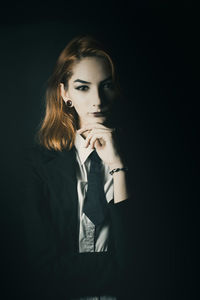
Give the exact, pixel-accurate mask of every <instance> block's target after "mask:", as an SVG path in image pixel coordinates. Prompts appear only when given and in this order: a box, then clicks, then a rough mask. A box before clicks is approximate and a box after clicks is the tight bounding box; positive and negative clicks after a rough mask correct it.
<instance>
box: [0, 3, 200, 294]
mask: <svg viewBox="0 0 200 300" xmlns="http://www.w3.org/2000/svg"><path fill="white" fill-rule="evenodd" d="M134 3H135V2H134ZM182 5H183V6H185V9H184V8H183V7H178V8H174V7H173V9H172V8H171V7H170V5H168V3H167V2H163V5H158V4H157V5H156V4H155V3H154V4H151V5H150V4H149V5H146V6H147V8H141V7H140V8H138V7H137V5H134V6H133V7H131V6H130V4H126V5H125V4H124V6H123V7H122V6H117V4H114V3H110V4H108V2H107V3H102V2H99V3H98V2H92V3H90V4H89V3H88V2H84V3H82V4H79V3H78V2H77V3H73V4H72V3H66V2H58V3H53V4H46V3H44V2H43V3H42V4H40V5H39V4H36V3H35V4H31V3H29V4H26V5H25V4H23V3H17V4H15V5H13V4H10V5H9V4H7V6H6V7H4V10H3V13H2V18H1V27H0V31H1V56H0V59H1V170H2V174H1V192H2V196H1V210H0V222H1V231H2V233H1V244H2V246H1V251H2V253H1V265H2V268H1V269H2V280H1V283H2V295H4V296H5V299H11V298H12V297H13V296H15V297H16V298H17V299H18V297H22V294H23V276H25V275H24V274H23V271H22V269H23V268H22V265H23V252H22V250H21V249H22V244H23V242H22V237H21V235H20V233H21V231H20V218H19V217H18V216H19V211H20V199H19V197H18V195H17V193H16V190H17V186H18V184H19V182H20V180H19V178H20V167H21V159H22V157H21V156H22V153H23V149H24V147H26V146H28V145H30V144H32V142H33V138H34V134H35V132H36V130H37V126H38V123H39V121H40V119H41V115H42V112H43V109H44V92H45V87H46V81H47V79H48V77H49V75H50V74H51V72H52V69H53V66H54V63H55V60H56V59H57V57H58V55H59V53H60V52H61V50H62V49H63V48H64V46H65V45H66V44H67V42H68V41H70V39H71V38H73V37H74V36H76V35H77V34H81V33H89V34H92V35H94V36H96V37H97V38H98V37H99V38H101V39H102V40H103V41H105V43H107V45H108V46H110V47H111V49H112V52H113V58H114V61H115V63H116V64H117V68H118V71H119V75H120V81H121V86H122V90H123V92H124V95H125V99H124V102H123V103H121V105H120V107H119V116H120V118H121V120H122V122H123V124H124V126H125V128H126V134H125V143H127V146H128V149H127V151H129V154H130V155H131V156H132V169H131V170H130V172H131V173H132V178H133V182H134V185H135V186H134V190H135V197H136V201H138V219H137V221H138V223H137V226H138V228H137V230H136V231H137V234H136V249H139V250H138V251H139V252H140V253H138V254H139V256H138V260H139V261H140V264H139V265H140V268H141V270H140V272H141V274H142V276H141V278H142V280H143V282H142V283H141V286H142V287H141V294H140V295H139V294H137V297H136V298H135V299H155V298H156V297H158V298H159V299H196V232H197V231H196V227H197V217H198V211H197V200H198V199H197V193H196V188H195V186H196V183H197V169H196V161H195V157H196V154H197V151H196V147H197V144H198V143H197V127H198V92H197V87H198V76H197V74H198V72H199V68H198V62H199V57H198V53H199V48H198V35H199V20H198V16H197V14H196V13H195V11H194V10H193V11H191V9H190V8H189V7H187V3H186V2H183V3H182ZM141 6H142V5H141ZM144 7H145V5H144ZM143 294H145V296H142V295H143ZM143 297H144V298H143Z"/></svg>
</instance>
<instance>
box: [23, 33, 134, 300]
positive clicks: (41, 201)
mask: <svg viewBox="0 0 200 300" xmlns="http://www.w3.org/2000/svg"><path fill="white" fill-rule="evenodd" d="M118 98H119V89H118V84H117V79H116V74H115V68H114V65H113V62H112V60H111V58H110V56H109V54H108V52H107V51H105V49H104V48H103V46H102V45H101V44H100V43H99V42H97V41H96V40H95V39H94V38H92V37H90V36H87V35H86V36H79V37H76V38H74V39H73V40H72V41H71V42H70V43H69V44H68V45H67V46H66V48H65V49H64V50H63V51H62V53H61V54H60V56H59V58H58V60H57V63H56V66H55V69H54V72H53V74H52V76H51V78H50V80H49V82H48V88H47V92H46V112H45V117H44V119H43V120H42V122H41V126H40V129H39V132H38V143H37V144H36V145H35V146H34V147H32V148H31V149H30V151H29V152H28V155H27V160H26V162H27V164H26V166H27V170H26V173H25V176H26V178H27V180H26V182H27V183H26V193H25V201H24V213H23V215H24V231H25V235H26V238H25V243H26V255H25V256H26V263H27V272H28V273H27V278H28V280H27V283H26V286H27V291H28V299H32V298H33V299H40V298H41V299H47V298H48V299H49V298H50V299H51V298H52V299H75V298H78V299H127V297H128V296H127V295H128V293H129V292H128V290H127V289H129V284H130V283H128V276H127V275H128V266H130V263H131V262H130V259H131V247H130V246H131V243H130V238H131V236H130V228H131V222H130V221H131V218H130V217H129V216H130V215H131V214H130V208H131V203H132V199H131V197H130V194H129V193H130V192H129V190H128V183H127V180H128V179H127V176H128V172H127V169H128V168H127V165H126V164H125V162H124V161H125V158H124V153H123V151H122V147H121V146H120V143H119V138H118V130H117V128H115V127H114V126H113V124H114V121H113V118H112V116H113V115H112V112H113V111H114V110H113V108H114V107H116V103H117V102H116V101H117V99H118ZM120 297H121V298H120Z"/></svg>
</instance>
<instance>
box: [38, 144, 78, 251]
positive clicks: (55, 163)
mask: <svg viewBox="0 0 200 300" xmlns="http://www.w3.org/2000/svg"><path fill="white" fill-rule="evenodd" d="M76 164H77V162H76V156H75V147H73V148H72V149H71V150H70V151H67V150H64V151H62V152H59V153H58V152H57V153H56V154H55V156H53V158H52V159H51V160H48V161H46V162H45V163H44V164H43V172H44V175H45V177H46V180H47V184H48V193H49V194H48V197H49V203H50V215H51V218H52V220H51V221H52V222H53V223H54V227H55V228H57V234H58V236H59V237H60V238H61V240H62V241H63V243H64V245H63V246H64V248H66V247H67V248H69V249H68V250H69V251H75V252H78V231H79V228H78V195H77V179H76ZM68 239H70V241H69V240H68ZM71 248H72V249H71Z"/></svg>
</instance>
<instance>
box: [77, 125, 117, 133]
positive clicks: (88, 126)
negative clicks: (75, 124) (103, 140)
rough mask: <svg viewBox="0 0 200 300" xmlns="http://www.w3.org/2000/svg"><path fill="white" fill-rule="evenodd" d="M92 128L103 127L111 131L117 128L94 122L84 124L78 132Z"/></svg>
mask: <svg viewBox="0 0 200 300" xmlns="http://www.w3.org/2000/svg"><path fill="white" fill-rule="evenodd" d="M92 129H103V130H106V131H110V132H112V131H115V128H108V127H105V126H104V125H102V124H100V123H98V124H97V123H94V124H87V125H85V126H83V127H82V128H80V129H78V130H77V132H78V133H83V132H85V131H87V130H92Z"/></svg>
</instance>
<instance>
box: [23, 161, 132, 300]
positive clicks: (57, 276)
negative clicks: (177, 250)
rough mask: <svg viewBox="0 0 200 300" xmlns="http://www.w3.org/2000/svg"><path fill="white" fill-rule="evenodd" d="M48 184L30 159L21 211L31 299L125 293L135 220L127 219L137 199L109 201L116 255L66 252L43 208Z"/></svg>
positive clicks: (26, 171) (25, 175) (26, 289)
mask: <svg viewBox="0 0 200 300" xmlns="http://www.w3.org/2000/svg"><path fill="white" fill-rule="evenodd" d="M46 188H47V187H46V183H45V182H44V180H43V179H42V178H41V177H40V174H39V172H38V170H37V168H36V167H35V165H33V164H32V163H29V162H28V163H27V162H26V166H25V171H24V185H23V202H22V203H23V204H22V210H21V212H22V220H23V236H24V262H23V263H24V264H25V265H26V267H25V269H26V272H27V273H26V276H25V282H24V286H25V287H26V288H25V295H26V297H28V298H27V299H47V298H48V299H53V298H54V299H70V298H71V297H80V296H87V295H101V294H111V295H112V294H113V293H114V294H116V293H120V291H118V288H119V287H120V285H121V283H122V277H123V274H124V273H125V272H126V271H127V268H126V267H127V265H128V263H129V262H130V261H129V262H128V260H127V257H128V256H127V248H129V246H130V243H129V241H128V235H127V233H128V230H129V229H130V224H129V222H126V221H127V219H129V218H127V213H128V211H130V209H129V204H130V201H131V199H127V200H125V201H123V202H121V203H118V204H114V203H111V204H110V205H109V207H110V213H111V218H112V224H113V234H114V243H115V248H116V255H113V254H111V253H108V252H93V253H73V252H72V251H66V252H64V253H63V251H62V250H61V249H62V247H60V241H59V240H58V237H57V235H56V231H55V230H54V225H53V222H52V221H51V219H50V218H49V217H48V212H47V211H44V210H43V209H42V207H44V202H45V201H48V197H47V193H46ZM129 237H130V236H129ZM66 239H67V236H66Z"/></svg>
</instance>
